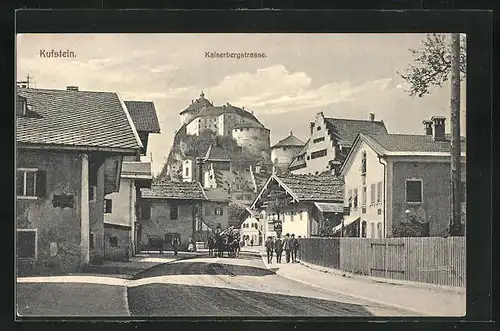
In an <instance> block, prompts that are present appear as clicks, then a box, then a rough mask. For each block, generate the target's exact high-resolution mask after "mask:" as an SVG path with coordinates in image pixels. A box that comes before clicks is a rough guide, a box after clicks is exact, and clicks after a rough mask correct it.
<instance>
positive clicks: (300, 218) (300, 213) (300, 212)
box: [299, 210, 302, 221]
mask: <svg viewBox="0 0 500 331" xmlns="http://www.w3.org/2000/svg"><path fill="white" fill-rule="evenodd" d="M299 220H301V221H302V210H301V211H299Z"/></svg>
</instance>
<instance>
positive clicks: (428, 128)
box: [422, 120, 433, 136]
mask: <svg viewBox="0 0 500 331" xmlns="http://www.w3.org/2000/svg"><path fill="white" fill-rule="evenodd" d="M432 123H433V122H432V121H431V120H424V121H423V122H422V124H423V125H424V129H425V135H426V136H432Z"/></svg>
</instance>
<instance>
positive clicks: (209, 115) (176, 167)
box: [162, 92, 270, 180]
mask: <svg viewBox="0 0 500 331" xmlns="http://www.w3.org/2000/svg"><path fill="white" fill-rule="evenodd" d="M179 114H180V117H181V124H182V125H181V127H180V129H179V130H178V131H177V133H176V136H175V138H174V143H173V146H172V149H171V151H170V154H169V156H168V159H167V164H166V166H165V168H164V171H162V174H167V175H168V176H169V177H170V178H172V179H173V180H175V179H179V178H182V176H183V174H182V162H184V161H185V160H186V159H189V158H193V157H200V156H203V155H205V153H206V151H207V149H208V147H209V145H211V144H221V146H223V148H224V149H226V152H227V153H228V156H229V158H230V159H231V161H233V167H234V165H235V164H236V162H235V161H236V159H238V160H241V159H242V158H243V159H246V160H247V161H248V162H244V166H245V167H248V166H250V165H257V164H259V163H260V164H266V163H269V162H270V130H269V129H268V128H266V127H265V126H264V125H263V124H262V123H261V122H260V121H259V120H258V119H257V118H256V117H255V116H254V114H253V112H250V111H247V110H245V108H244V107H242V108H240V107H236V106H233V105H231V104H230V103H229V102H228V103H226V104H225V105H222V106H215V105H214V104H213V103H212V102H211V101H210V100H208V99H206V98H205V94H204V93H203V92H201V94H200V97H199V98H198V99H196V100H192V101H191V104H190V105H189V106H188V107H187V108H186V109H184V110H183V111H181V112H180V113H179ZM215 140H217V142H216V141H215ZM235 144H236V145H237V146H234V145H235ZM246 163H248V164H246Z"/></svg>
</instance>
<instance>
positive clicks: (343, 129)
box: [325, 117, 387, 147]
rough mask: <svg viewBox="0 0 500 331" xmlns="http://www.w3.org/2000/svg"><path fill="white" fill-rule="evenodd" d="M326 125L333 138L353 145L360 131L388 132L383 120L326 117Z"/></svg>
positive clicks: (342, 143) (347, 144) (370, 132)
mask: <svg viewBox="0 0 500 331" xmlns="http://www.w3.org/2000/svg"><path fill="white" fill-rule="evenodd" d="M325 122H326V127H327V129H328V132H329V134H330V136H331V137H332V138H335V140H337V141H338V143H339V144H340V145H343V146H347V147H349V146H351V145H352V144H353V143H354V140H355V139H356V136H357V135H358V134H359V133H364V134H373V133H387V128H386V127H385V124H384V122H383V121H370V120H353V119H345V118H331V117H325Z"/></svg>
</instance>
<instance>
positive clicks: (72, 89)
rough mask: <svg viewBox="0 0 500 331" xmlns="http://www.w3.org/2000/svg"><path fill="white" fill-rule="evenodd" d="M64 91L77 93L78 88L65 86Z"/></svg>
mask: <svg viewBox="0 0 500 331" xmlns="http://www.w3.org/2000/svg"><path fill="white" fill-rule="evenodd" d="M66 91H78V86H66Z"/></svg>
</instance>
